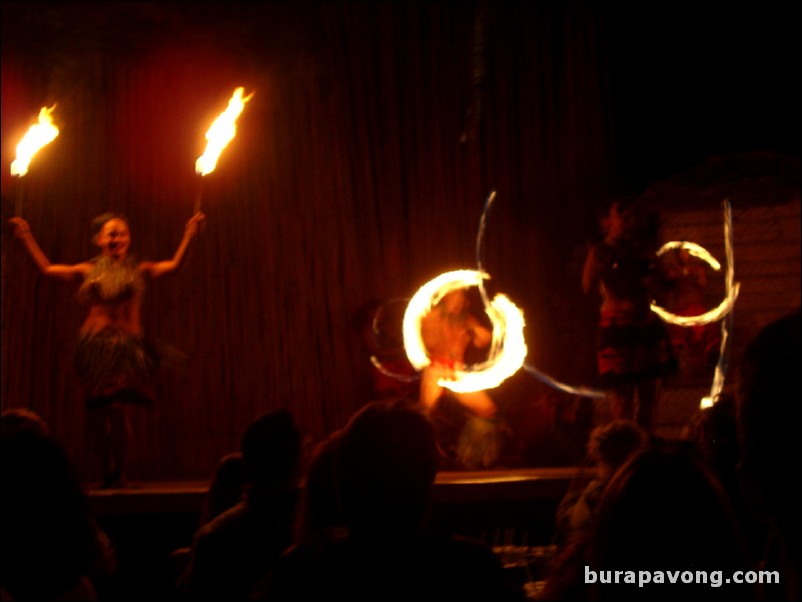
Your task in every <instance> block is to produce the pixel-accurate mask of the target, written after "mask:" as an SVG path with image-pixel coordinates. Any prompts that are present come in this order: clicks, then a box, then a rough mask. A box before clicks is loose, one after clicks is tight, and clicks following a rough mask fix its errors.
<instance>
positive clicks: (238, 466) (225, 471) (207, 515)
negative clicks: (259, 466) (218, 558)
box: [201, 452, 246, 523]
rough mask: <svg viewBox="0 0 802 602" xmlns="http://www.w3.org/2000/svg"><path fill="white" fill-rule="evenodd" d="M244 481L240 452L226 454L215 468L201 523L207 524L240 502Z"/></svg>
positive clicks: (243, 463)
mask: <svg viewBox="0 0 802 602" xmlns="http://www.w3.org/2000/svg"><path fill="white" fill-rule="evenodd" d="M245 481H246V474H245V461H244V460H243V458H242V453H241V452H232V453H230V454H226V455H225V456H223V457H222V458H220V461H219V462H218V463H217V466H216V467H215V470H214V474H213V475H212V480H211V481H210V482H209V492H208V494H207V496H206V500H205V502H204V506H203V512H202V517H201V523H207V522H209V521H210V520H212V519H213V518H215V517H217V516H219V515H221V514H222V513H223V512H225V511H226V510H228V509H229V508H233V507H234V506H236V505H237V504H238V503H239V502H240V501H241V500H242V494H243V492H244V487H245Z"/></svg>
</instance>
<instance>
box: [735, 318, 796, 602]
mask: <svg viewBox="0 0 802 602" xmlns="http://www.w3.org/2000/svg"><path fill="white" fill-rule="evenodd" d="M800 360H802V354H801V353H800V310H799V309H797V310H796V311H794V312H793V313H791V314H789V315H787V316H785V317H783V318H780V319H779V320H776V321H774V322H772V323H770V324H769V325H767V326H765V327H764V328H763V329H762V330H761V331H760V332H759V333H758V334H757V336H755V337H754V339H753V340H752V341H751V342H750V343H749V345H748V346H747V348H746V350H745V352H744V355H743V358H742V361H741V364H740V366H739V367H738V375H737V386H736V403H737V413H736V416H737V420H738V429H739V439H740V443H741V465H740V473H741V477H742V481H743V484H744V488H745V491H746V492H747V495H749V496H750V498H751V499H752V503H753V506H754V508H755V509H756V510H757V512H758V513H759V514H760V515H761V516H763V517H764V518H765V519H766V520H767V521H768V523H769V527H770V529H771V531H772V537H774V538H775V541H774V546H775V547H776V549H777V550H778V552H777V557H776V558H774V559H769V558H767V559H766V560H767V561H768V562H769V563H771V564H772V565H774V568H775V569H778V570H780V573H781V576H782V583H783V589H784V590H785V594H784V595H785V599H786V600H797V599H799V597H800V596H802V588H801V587H800V571H799V567H800V566H802V554H800V548H802V545H800V542H802V524H801V522H802V519H800V516H802V513H801V512H800V508H802V496H801V495H800V492H799V486H798V483H797V482H796V478H795V477H796V473H795V470H796V469H797V463H798V461H799V458H800V457H802V437H801V436H800V433H799V425H800V406H799V401H798V399H797V398H798V397H799V383H800V378H799V368H800V365H802V361H800Z"/></svg>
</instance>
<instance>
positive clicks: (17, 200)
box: [14, 180, 22, 217]
mask: <svg viewBox="0 0 802 602" xmlns="http://www.w3.org/2000/svg"><path fill="white" fill-rule="evenodd" d="M14 217H22V181H21V180H20V181H19V182H17V190H16V191H15V193H14Z"/></svg>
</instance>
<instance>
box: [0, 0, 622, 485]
mask: <svg viewBox="0 0 802 602" xmlns="http://www.w3.org/2000/svg"><path fill="white" fill-rule="evenodd" d="M39 4H41V5H42V6H40V10H39V11H31V10H26V9H25V8H24V7H25V5H26V3H4V8H3V11H4V14H3V31H4V33H3V42H2V43H3V53H2V132H3V149H2V150H3V166H4V170H3V175H2V186H3V190H2V192H3V218H4V222H7V220H8V218H10V217H11V216H12V215H13V214H14V212H15V211H16V209H17V208H18V207H19V208H20V211H21V214H22V215H23V216H24V217H25V218H26V219H27V220H28V221H29V223H30V225H31V229H32V231H33V233H34V235H35V236H36V238H37V240H38V241H39V243H40V245H41V247H42V248H43V250H44V252H45V253H46V254H47V255H48V257H49V258H50V259H51V260H52V261H53V262H63V263H75V262H79V261H82V260H85V259H88V258H90V257H92V256H93V255H94V254H95V252H96V249H95V248H94V247H93V245H92V242H91V240H90V232H89V223H90V221H91V219H92V218H93V217H94V216H96V215H98V214H100V213H103V212H105V211H109V210H113V211H120V212H122V213H124V214H126V215H127V216H128V218H129V219H130V223H131V230H132V238H133V243H132V250H133V252H135V253H136V254H137V255H139V256H141V257H142V258H146V259H163V258H168V257H170V256H171V255H172V253H173V252H174V251H175V249H176V247H177V245H178V243H179V241H180V239H181V235H182V233H183V229H184V224H185V223H186V221H187V219H189V217H190V216H191V215H192V213H193V209H194V206H195V203H196V202H198V201H199V202H200V205H201V209H202V211H204V213H206V215H207V220H206V223H205V225H204V226H203V229H202V232H201V233H200V234H199V235H198V237H197V239H196V240H195V241H194V243H193V246H192V249H191V251H190V253H189V255H188V257H187V259H186V263H185V264H184V266H183V267H182V269H181V270H180V271H178V272H177V273H175V274H171V275H169V276H167V277H165V278H162V279H159V280H156V281H154V282H152V283H151V284H150V285H149V287H148V290H147V292H146V297H145V302H144V307H143V322H144V328H145V331H146V333H147V334H148V336H150V337H152V338H153V339H155V340H156V341H157V342H158V343H159V344H161V345H164V346H167V347H168V348H170V349H172V351H173V352H174V359H175V365H174V366H172V367H171V368H170V369H169V371H167V372H166V373H165V376H164V378H163V379H162V383H161V385H162V390H161V395H160V398H159V399H158V401H157V403H156V404H155V406H154V407H153V408H152V409H150V410H145V409H139V408H135V409H134V411H133V412H132V427H133V429H132V430H133V439H132V442H131V449H130V453H131V461H132V465H131V470H130V474H129V478H131V479H134V480H136V479H147V480H167V479H206V478H208V477H209V476H210V474H211V471H212V468H213V466H214V464H215V463H216V462H217V460H218V459H219V458H220V457H221V456H222V455H223V454H224V453H227V452H229V451H232V450H234V449H236V448H237V447H238V443H239V437H240V434H241V433H242V430H243V429H244V427H245V426H246V424H247V423H248V422H249V421H250V420H252V419H253V418H254V417H256V416H257V415H259V414H260V413H262V412H265V411H267V410H270V409H273V408H277V407H286V408H289V409H291V410H292V411H293V412H294V414H295V415H296V417H297V419H298V422H299V424H300V425H301V428H302V429H303V431H304V433H305V434H306V436H307V438H308V440H309V442H314V441H317V440H319V439H321V438H322V437H324V436H326V435H327V434H329V433H331V432H332V431H334V430H336V429H338V428H341V427H342V426H343V425H344V424H345V423H346V421H347V420H348V418H349V417H350V416H351V415H352V414H353V412H354V411H356V410H357V409H358V408H359V407H361V406H362V405H363V404H364V403H365V402H366V401H367V400H368V399H369V398H370V397H371V394H372V393H371V390H370V383H371V366H370V362H369V352H368V350H367V349H366V348H365V346H364V345H363V342H362V339H361V338H360V336H359V333H358V331H357V329H356V328H355V317H356V316H357V315H358V313H359V311H360V309H361V308H363V307H364V306H365V305H366V304H367V303H369V302H371V301H376V302H378V303H382V302H385V301H387V300H390V299H396V298H408V297H410V296H411V295H412V294H413V293H414V292H415V291H416V290H417V288H418V287H419V286H420V285H421V284H423V283H424V282H425V281H427V280H429V279H430V278H432V277H434V276H436V275H437V274H439V273H441V272H443V271H446V270H452V269H458V268H468V269H472V268H475V267H477V259H478V258H480V257H481V259H482V260H483V267H484V269H486V270H487V271H488V272H489V273H490V275H491V279H490V280H489V281H488V284H487V287H488V292H489V293H490V294H491V295H493V294H495V293H497V292H502V293H504V294H506V295H507V296H508V297H510V298H511V299H512V300H513V301H514V302H515V303H516V304H517V305H518V306H519V307H521V308H522V310H523V311H524V314H525V318H526V324H527V325H526V336H527V341H528V343H529V348H530V351H529V356H528V358H527V362H528V363H529V364H531V365H533V366H537V367H538V368H539V369H540V370H542V371H543V372H544V373H547V374H550V375H552V376H554V377H555V378H558V379H560V380H563V381H568V382H573V383H575V384H592V378H593V343H592V339H593V329H594V326H593V312H594V311H595V307H593V306H592V304H589V303H588V301H587V300H586V299H584V298H583V297H582V293H581V290H580V288H579V281H580V273H581V262H582V260H583V258H584V252H585V246H584V245H585V242H586V241H587V240H588V239H589V238H590V237H591V236H592V235H593V234H594V233H595V231H596V227H597V221H596V217H597V216H596V215H595V214H594V212H593V211H592V210H591V209H589V207H591V206H592V204H593V203H597V202H602V201H604V200H606V199H607V198H608V197H609V195H610V194H611V193H612V192H613V191H614V189H615V170H614V167H615V166H614V157H613V153H612V148H613V142H614V141H613V140H612V136H611V127H610V123H609V119H608V117H607V115H608V106H607V103H608V102H609V99H608V98H607V83H606V65H605V55H604V52H603V48H604V27H603V23H602V22H601V21H600V19H599V17H598V15H597V14H595V12H594V9H593V4H592V3H588V4H585V3H550V2H549V3H546V2H531V3H523V2H521V3H518V2H511V3H505V2H500V3H482V2H476V3H471V2H467V3H462V4H458V5H457V4H454V3H447V2H443V3H438V2H353V3H351V2H321V3H317V2H289V3H279V2H277V3H238V2H231V3H203V2H199V3H194V2H188V3H187V2H184V3H109V4H108V6H109V8H106V6H107V5H106V4H91V5H87V4H85V3H63V4H62V3H39ZM6 5H9V6H8V7H7V6H6ZM112 7H113V8H112ZM13 20H17V21H16V23H15V24H14V25H11V24H10V23H11V21H13ZM238 86H243V87H244V89H245V94H246V95H248V94H251V93H253V96H252V98H250V100H249V101H248V102H247V104H246V107H245V110H244V112H243V114H242V116H241V117H240V120H239V123H238V131H237V135H236V137H235V139H234V140H233V141H232V142H231V144H230V145H229V147H228V148H227V149H226V150H225V151H224V152H223V154H222V157H221V160H220V162H219V163H218V165H217V168H216V170H215V171H214V172H213V173H212V174H209V175H208V176H206V177H203V178H201V177H200V176H198V175H196V174H195V172H194V163H195V159H196V158H197V157H198V156H199V155H200V153H201V152H202V150H203V148H204V145H205V140H204V133H205V131H206V129H207V128H208V126H209V125H210V124H211V122H212V120H213V119H214V118H215V117H216V116H217V114H218V113H220V112H221V111H222V110H223V109H224V108H225V107H226V104H227V102H228V99H229V97H230V96H231V94H232V93H233V91H234V89H235V88H236V87H238ZM42 106H55V109H54V112H53V117H54V119H55V122H56V124H57V125H58V126H59V128H60V135H59V137H58V138H57V139H56V140H55V141H54V142H53V143H51V144H50V145H48V146H47V147H46V148H45V149H43V151H41V152H40V154H39V155H38V156H37V157H36V158H35V160H34V162H33V163H32V166H31V170H30V171H29V173H28V174H27V175H26V176H25V177H23V178H13V177H10V176H9V175H8V173H7V172H8V165H9V163H10V161H11V159H12V158H13V152H14V150H13V149H14V145H15V144H16V141H17V140H18V139H19V138H20V137H21V136H22V134H23V133H24V131H25V129H26V128H27V127H28V125H30V123H31V120H32V119H33V118H35V116H36V114H37V113H38V111H39V108H40V107H42ZM491 191H495V192H496V199H495V202H494V205H493V207H492V209H491V211H490V212H489V214H488V215H487V222H486V229H485V235H484V239H483V242H484V244H483V246H482V248H481V253H479V252H477V234H478V227H479V222H480V217H481V215H482V212H483V209H484V206H485V201H486V199H487V198H488V195H489V194H490V193H491ZM10 232H11V231H10V229H9V228H8V226H4V230H3V255H2V259H3V264H2V273H3V282H2V284H3V290H2V293H3V294H2V304H3V305H2V402H3V408H4V409H5V408H10V407H19V406H23V407H29V408H31V409H33V410H34V411H36V412H38V413H40V414H41V415H42V416H43V417H44V418H45V420H46V421H47V422H48V423H49V424H50V425H51V427H52V428H53V431H54V433H55V434H56V435H57V436H58V437H59V438H61V439H62V440H63V441H64V442H65V443H66V445H67V447H68V449H69V451H70V453H71V455H72V456H73V457H74V458H75V461H76V463H77V465H78V466H79V469H80V471H81V474H82V476H83V477H84V478H86V479H95V478H97V468H96V466H95V462H94V461H93V456H92V452H91V449H90V442H89V433H88V430H87V424H86V413H85V410H84V407H83V402H82V399H81V395H80V391H79V389H78V385H77V382H76V378H75V375H74V372H73V368H72V354H73V351H74V344H75V340H76V337H77V334H78V330H79V328H80V325H81V322H82V320H83V318H84V315H85V308H83V307H82V306H80V305H79V304H78V302H77V301H76V299H75V289H76V287H75V286H71V285H69V284H64V283H60V282H57V281H54V280H51V279H47V278H45V277H43V276H42V275H40V274H39V273H38V272H37V271H36V269H35V267H34V265H33V263H32V262H31V261H30V260H29V259H28V257H27V256H26V254H25V253H24V251H23V249H22V248H21V245H20V244H19V242H18V241H16V240H15V239H14V237H13V236H12V235H11V233H10ZM516 378H518V377H516ZM521 378H523V377H521ZM519 380H520V379H519ZM527 382H528V381H526V382H524V384H523V385H522V388H523V390H527V387H528V385H527V384H526V383H527ZM516 390H518V389H516ZM500 403H502V404H503V403H504V400H503V399H501V400H500Z"/></svg>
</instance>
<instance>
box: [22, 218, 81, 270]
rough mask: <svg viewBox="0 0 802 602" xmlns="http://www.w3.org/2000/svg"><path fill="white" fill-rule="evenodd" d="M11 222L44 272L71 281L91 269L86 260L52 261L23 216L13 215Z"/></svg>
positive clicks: (37, 265)
mask: <svg viewBox="0 0 802 602" xmlns="http://www.w3.org/2000/svg"><path fill="white" fill-rule="evenodd" d="M9 222H10V223H11V225H12V226H13V227H14V235H15V236H16V237H17V238H19V239H20V240H21V241H22V243H23V244H24V245H25V249H26V250H27V251H28V254H29V255H30V256H31V259H33V262H34V263H35V264H36V267H37V268H39V271H40V272H42V274H45V275H46V276H52V277H53V278H58V279H60V280H65V281H70V280H74V279H75V278H76V277H77V276H83V275H85V274H86V273H88V272H89V270H90V269H91V267H92V266H91V265H90V264H89V263H85V262H84V263H76V264H71V265H69V264H63V263H50V260H49V259H48V258H47V256H46V255H45V254H44V252H43V251H42V249H41V248H40V247H39V243H37V242H36V239H35V238H34V237H33V234H31V228H30V226H29V225H28V222H27V221H25V220H24V219H23V218H21V217H12V218H11V219H10V220H9Z"/></svg>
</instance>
